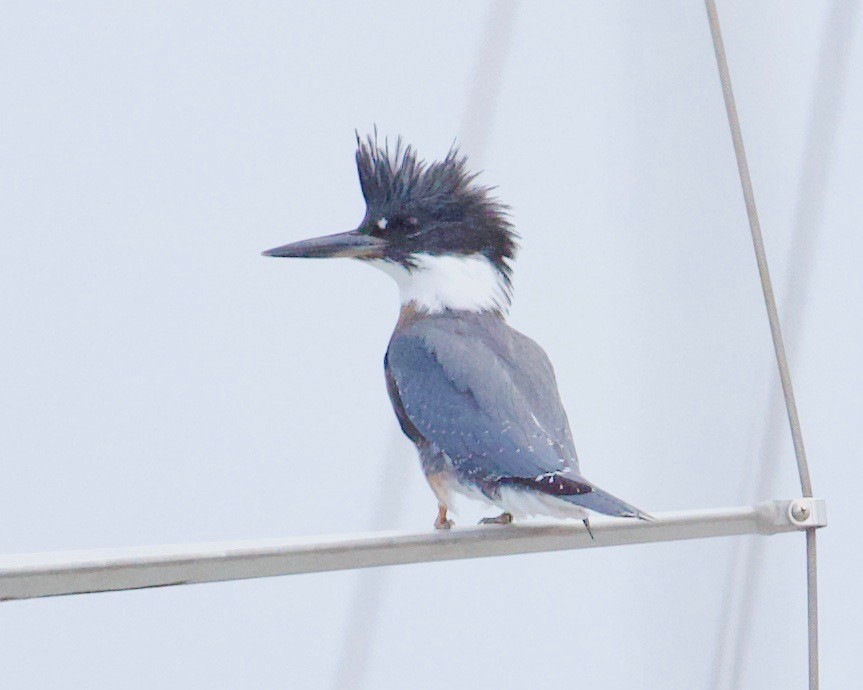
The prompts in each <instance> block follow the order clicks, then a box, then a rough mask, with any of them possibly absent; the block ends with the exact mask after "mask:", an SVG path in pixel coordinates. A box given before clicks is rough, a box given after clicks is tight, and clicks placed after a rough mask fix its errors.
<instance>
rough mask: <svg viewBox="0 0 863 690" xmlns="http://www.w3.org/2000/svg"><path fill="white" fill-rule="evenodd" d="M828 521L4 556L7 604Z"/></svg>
mask: <svg viewBox="0 0 863 690" xmlns="http://www.w3.org/2000/svg"><path fill="white" fill-rule="evenodd" d="M825 524H826V515H825V506H824V502H823V501H820V500H816V499H797V500H794V501H772V502H768V503H763V504H761V505H758V506H752V507H742V508H725V509H717V510H706V511H686V512H670V513H659V514H657V515H656V516H655V520H654V521H653V522H642V521H640V520H622V519H598V520H596V521H594V522H593V523H592V529H593V532H594V536H595V538H594V539H591V537H590V535H589V534H588V533H587V530H585V528H584V527H583V526H582V525H581V524H580V523H572V524H567V523H560V522H557V523H526V524H515V525H507V526H500V527H498V526H481V527H469V528H463V529H456V530H451V531H429V532H421V533H414V534H411V533H399V532H376V533H372V534H359V535H352V536H351V535H347V536H338V537H312V538H301V539H285V540H266V541H239V542H222V543H211V544H192V545H176V546H152V547H138V548H134V549H99V550H95V551H77V552H68V553H46V554H24V555H19V556H0V601H9V600H14V599H31V598H34V597H50V596H57V595H62V594H83V593H92V592H114V591H118V590H127V589H141V588H146V587H167V586H172V585H187V584H194V583H200V582H218V581H224V580H242V579H248V578H256V577H272V576H275V575H297V574H301V573H320V572H327V571H332V570H352V569H356V568H372V567H376V566H384V565H404V564H407V563H423V562H430V561H449V560H459V559H467V558H488V557H490V556H509V555H514V554H525V553H539V552H547V551H564V550H570V549H590V548H601V547H605V546H622V545H625V544H647V543H653V542H665V541H678V540H685V539H704V538H708V537H730V536H736V535H741V534H760V535H765V536H766V535H774V534H781V533H784V532H794V531H797V530H801V529H808V528H813V527H823V526H824V525H825Z"/></svg>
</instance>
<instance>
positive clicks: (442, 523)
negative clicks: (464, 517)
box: [434, 505, 455, 529]
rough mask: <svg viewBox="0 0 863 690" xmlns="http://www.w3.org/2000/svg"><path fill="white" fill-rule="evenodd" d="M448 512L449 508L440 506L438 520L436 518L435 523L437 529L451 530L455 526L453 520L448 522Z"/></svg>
mask: <svg viewBox="0 0 863 690" xmlns="http://www.w3.org/2000/svg"><path fill="white" fill-rule="evenodd" d="M446 511H447V507H446V506H445V505H438V507H437V518H435V521H434V528H435V529H450V527H453V526H454V525H455V523H454V522H453V521H452V520H447V517H446Z"/></svg>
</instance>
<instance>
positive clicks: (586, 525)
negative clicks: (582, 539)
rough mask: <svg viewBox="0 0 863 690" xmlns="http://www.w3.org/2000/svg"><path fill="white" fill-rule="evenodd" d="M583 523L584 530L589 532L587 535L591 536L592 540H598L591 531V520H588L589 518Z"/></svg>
mask: <svg viewBox="0 0 863 690" xmlns="http://www.w3.org/2000/svg"><path fill="white" fill-rule="evenodd" d="M582 522H583V523H584V528H585V529H586V530H587V533H588V534H589V535H590V538H591V539H596V537H594V536H593V530H592V529H590V520H588V519H587V518H584V519H583V520H582Z"/></svg>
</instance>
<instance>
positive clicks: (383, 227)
mask: <svg viewBox="0 0 863 690" xmlns="http://www.w3.org/2000/svg"><path fill="white" fill-rule="evenodd" d="M389 223H390V222H389V221H388V220H387V219H386V218H381V219H380V220H379V221H378V227H379V228H380V229H381V230H386V229H387V225H389Z"/></svg>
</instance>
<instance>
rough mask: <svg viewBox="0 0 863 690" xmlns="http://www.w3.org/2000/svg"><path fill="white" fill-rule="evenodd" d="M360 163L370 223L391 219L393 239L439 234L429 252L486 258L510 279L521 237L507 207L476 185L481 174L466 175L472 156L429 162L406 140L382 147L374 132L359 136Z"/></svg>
mask: <svg viewBox="0 0 863 690" xmlns="http://www.w3.org/2000/svg"><path fill="white" fill-rule="evenodd" d="M356 160H357V172H358V173H359V178H360V187H361V189H362V192H363V197H364V198H365V201H366V205H367V207H368V211H367V214H366V222H367V223H374V222H376V221H377V220H379V219H381V218H386V219H387V221H386V224H385V225H391V229H390V234H392V235H394V234H396V233H398V234H399V235H402V236H404V237H412V236H415V235H417V234H418V232H423V233H424V234H425V232H426V230H425V229H427V230H428V232H429V233H430V234H432V233H433V235H434V242H433V243H431V246H430V249H431V251H430V252H429V253H431V254H438V253H439V254H445V253H450V252H452V251H453V250H454V249H458V250H460V251H462V252H464V253H470V252H475V253H481V254H483V255H485V256H486V257H487V258H488V259H490V260H491V261H492V262H494V264H495V265H496V266H497V267H498V269H499V270H500V271H501V272H502V273H503V274H504V275H505V276H506V278H507V281H508V280H509V276H510V273H511V269H510V267H509V260H511V259H512V258H513V257H514V256H515V252H516V248H517V246H516V239H517V235H516V233H515V231H514V230H513V228H512V225H511V224H510V222H509V220H508V217H507V211H508V207H507V206H505V205H504V204H502V203H501V202H500V201H498V200H497V199H496V198H495V197H493V196H492V195H491V191H492V189H491V188H490V187H485V186H483V185H480V184H477V182H476V178H477V173H472V172H469V171H468V170H467V157H466V156H462V155H460V154H459V152H458V149H457V148H456V147H455V146H453V147H452V148H451V149H450V150H449V153H447V155H446V157H445V158H444V159H443V160H441V161H434V162H432V163H426V162H425V161H423V160H420V159H418V157H417V154H416V151H415V150H414V149H413V147H411V146H409V145H408V146H404V145H403V143H402V139H401V137H399V138H398V139H397V140H396V146H395V149H394V150H392V151H391V150H390V147H389V144H388V142H387V140H384V142H383V146H381V145H380V144H379V143H378V136H377V131H375V133H374V134H373V135H369V136H368V137H366V139H365V140H363V139H361V138H360V136H359V134H357V153H356ZM418 228H419V230H418ZM374 232H375V233H377V231H374ZM429 239H431V237H429Z"/></svg>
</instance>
